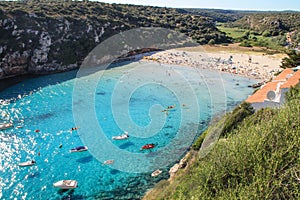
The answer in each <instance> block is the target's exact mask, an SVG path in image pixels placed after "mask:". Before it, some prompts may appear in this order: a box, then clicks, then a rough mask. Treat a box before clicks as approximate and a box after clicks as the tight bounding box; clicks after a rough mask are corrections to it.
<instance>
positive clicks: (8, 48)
mask: <svg viewBox="0 0 300 200" xmlns="http://www.w3.org/2000/svg"><path fill="white" fill-rule="evenodd" d="M145 26H146V27H147V26H148V27H149V26H156V27H164V28H171V29H175V30H176V29H177V30H180V31H181V32H183V33H187V35H189V36H192V37H194V38H195V39H197V40H198V41H200V43H205V41H206V40H209V39H212V38H213V39H215V40H216V41H217V42H218V41H219V42H220V41H222V40H226V37H225V36H224V35H223V34H222V33H220V32H218V31H217V29H216V28H215V27H214V23H213V22H212V20H208V19H206V18H202V17H200V16H197V17H194V16H193V17H191V16H189V15H184V14H180V13H177V11H176V10H175V9H167V8H153V7H144V6H129V5H116V4H112V5H111V4H104V3H97V2H92V3H84V2H80V3H79V2H77V3H59V2H56V3H55V2H48V3H37V2H29V3H21V2H1V3H0V61H1V63H0V79H3V78H6V77H11V76H17V75H21V74H22V75H23V74H47V73H52V72H59V71H65V70H70V69H74V68H76V67H78V66H79V64H80V63H81V62H82V60H83V59H84V57H85V56H86V55H87V54H88V53H89V52H90V51H91V50H92V49H93V48H94V47H95V46H96V45H97V44H99V43H100V42H101V41H103V40H105V39H106V38H108V37H110V36H112V35H115V34H117V33H120V32H121V31H125V30H128V29H130V28H135V27H145Z"/></svg>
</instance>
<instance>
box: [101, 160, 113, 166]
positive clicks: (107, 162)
mask: <svg viewBox="0 0 300 200" xmlns="http://www.w3.org/2000/svg"><path fill="white" fill-rule="evenodd" d="M113 163H114V160H106V161H104V162H103V164H104V165H110V164H113Z"/></svg>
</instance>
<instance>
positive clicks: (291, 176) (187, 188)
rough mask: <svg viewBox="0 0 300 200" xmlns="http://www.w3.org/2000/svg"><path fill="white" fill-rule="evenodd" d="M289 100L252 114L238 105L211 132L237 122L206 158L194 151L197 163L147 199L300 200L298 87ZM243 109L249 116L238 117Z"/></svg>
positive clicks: (179, 173)
mask: <svg viewBox="0 0 300 200" xmlns="http://www.w3.org/2000/svg"><path fill="white" fill-rule="evenodd" d="M287 99H288V102H287V103H286V105H285V106H283V107H282V108H280V109H263V110H259V111H257V112H255V113H254V114H251V113H249V112H248V111H247V110H248V109H244V108H242V107H241V106H240V107H238V108H236V109H235V111H233V112H232V113H231V114H228V115H226V116H225V117H224V118H223V119H222V120H221V121H220V122H219V123H218V124H216V125H214V126H212V127H210V128H209V129H208V130H214V131H216V130H217V129H218V128H220V129H221V130H224V127H228V123H229V124H230V121H231V122H233V123H232V124H238V126H237V127H234V126H229V127H232V129H227V130H229V131H228V132H227V134H225V135H226V136H224V137H223V138H221V139H219V141H218V142H217V144H216V145H215V147H214V148H213V149H212V150H211V151H210V153H209V154H208V155H207V156H205V157H199V155H201V151H200V152H198V153H197V152H194V156H195V159H196V161H194V162H193V163H192V164H190V165H189V166H188V167H187V169H181V170H180V171H179V172H178V173H177V176H176V177H175V179H174V180H173V181H172V182H171V183H170V182H168V181H163V182H161V183H159V184H158V186H157V187H156V188H155V189H154V190H153V191H152V192H151V193H149V194H148V195H147V196H146V198H145V199H172V200H174V199H182V200H183V199H278V200H279V199H299V198H300V171H299V169H300V148H299V147H300V124H299V121H300V107H299V104H300V86H299V85H298V86H297V87H296V88H293V89H292V90H291V91H290V92H289V93H288V98H287ZM245 111H246V112H247V113H248V114H246V115H243V116H244V117H245V119H243V117H242V119H243V120H242V121H240V120H238V121H236V119H239V117H236V116H241V113H245ZM249 114H250V115H249ZM235 121H236V122H237V123H236V122H235ZM224 122H225V125H224V126H223V124H222V123H224ZM216 127H217V129H216ZM200 140H201V138H200Z"/></svg>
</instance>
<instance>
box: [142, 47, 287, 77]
mask: <svg viewBox="0 0 300 200" xmlns="http://www.w3.org/2000/svg"><path fill="white" fill-rule="evenodd" d="M145 55H147V54H145ZM284 57H286V55H285V54H274V55H267V54H265V53H263V52H260V51H259V49H257V48H245V47H239V46H238V44H232V45H229V46H209V45H204V46H197V47H185V48H178V49H171V50H165V51H160V52H154V53H152V54H149V55H148V56H144V57H143V59H142V60H141V61H144V62H158V63H160V64H169V65H182V66H190V67H196V68H202V69H212V70H217V71H222V72H228V73H233V74H237V75H241V76H245V77H249V78H254V79H258V80H262V81H268V80H270V79H271V78H273V76H274V74H276V73H277V72H278V71H281V70H282V69H281V68H280V65H281V62H282V58H284Z"/></svg>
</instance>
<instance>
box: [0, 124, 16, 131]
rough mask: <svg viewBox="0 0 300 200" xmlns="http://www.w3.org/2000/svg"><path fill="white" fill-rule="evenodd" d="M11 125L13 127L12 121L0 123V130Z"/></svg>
mask: <svg viewBox="0 0 300 200" xmlns="http://www.w3.org/2000/svg"><path fill="white" fill-rule="evenodd" d="M11 127H13V124H12V123H4V124H0V130H5V129H8V128H11Z"/></svg>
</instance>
